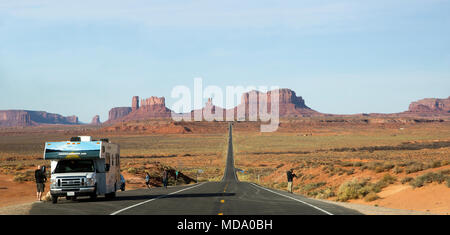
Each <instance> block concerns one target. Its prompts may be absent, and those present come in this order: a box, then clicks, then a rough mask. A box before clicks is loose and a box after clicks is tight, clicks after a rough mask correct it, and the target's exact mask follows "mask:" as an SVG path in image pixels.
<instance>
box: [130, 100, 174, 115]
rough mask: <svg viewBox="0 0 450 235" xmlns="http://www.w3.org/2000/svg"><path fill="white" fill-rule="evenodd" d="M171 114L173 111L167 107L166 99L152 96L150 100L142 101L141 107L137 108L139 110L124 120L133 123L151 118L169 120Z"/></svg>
mask: <svg viewBox="0 0 450 235" xmlns="http://www.w3.org/2000/svg"><path fill="white" fill-rule="evenodd" d="M133 102H134V98H133ZM171 112H172V111H171V110H170V109H168V108H167V107H166V99H165V98H164V97H156V96H152V97H150V98H148V99H142V100H141V106H140V107H137V109H135V110H133V111H132V112H131V113H130V114H129V115H127V116H126V117H124V119H123V120H124V121H131V120H143V119H151V118H169V117H171Z"/></svg>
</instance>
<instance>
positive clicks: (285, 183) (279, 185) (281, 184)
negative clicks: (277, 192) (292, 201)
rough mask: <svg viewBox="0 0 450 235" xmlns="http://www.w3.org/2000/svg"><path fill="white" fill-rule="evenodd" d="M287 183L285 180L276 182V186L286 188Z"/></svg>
mask: <svg viewBox="0 0 450 235" xmlns="http://www.w3.org/2000/svg"><path fill="white" fill-rule="evenodd" d="M287 185H288V183H287V182H281V183H279V184H278V188H286V187H287Z"/></svg>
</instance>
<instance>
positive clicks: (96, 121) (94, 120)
mask: <svg viewBox="0 0 450 235" xmlns="http://www.w3.org/2000/svg"><path fill="white" fill-rule="evenodd" d="M91 125H95V126H100V125H102V122H101V121H100V115H95V116H94V118H92V122H91Z"/></svg>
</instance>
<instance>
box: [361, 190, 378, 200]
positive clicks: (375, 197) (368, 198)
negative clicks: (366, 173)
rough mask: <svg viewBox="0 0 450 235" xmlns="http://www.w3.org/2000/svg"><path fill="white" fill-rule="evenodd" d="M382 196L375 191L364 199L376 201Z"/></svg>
mask: <svg viewBox="0 0 450 235" xmlns="http://www.w3.org/2000/svg"><path fill="white" fill-rule="evenodd" d="M379 198H380V197H379V196H378V195H377V194H376V193H375V192H370V193H369V194H367V195H366V196H365V197H364V201H366V202H372V201H375V200H377V199H379Z"/></svg>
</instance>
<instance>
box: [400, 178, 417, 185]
mask: <svg viewBox="0 0 450 235" xmlns="http://www.w3.org/2000/svg"><path fill="white" fill-rule="evenodd" d="M412 180H414V178H412V177H405V178H403V179H402V180H401V182H402V184H406V183H408V182H411V181H412Z"/></svg>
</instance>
